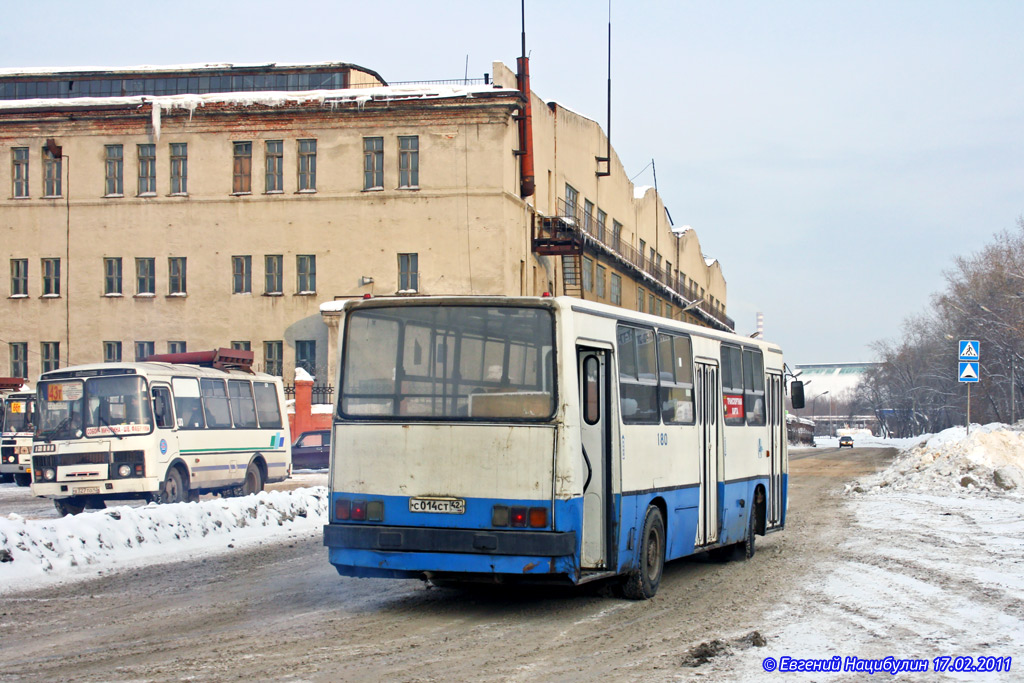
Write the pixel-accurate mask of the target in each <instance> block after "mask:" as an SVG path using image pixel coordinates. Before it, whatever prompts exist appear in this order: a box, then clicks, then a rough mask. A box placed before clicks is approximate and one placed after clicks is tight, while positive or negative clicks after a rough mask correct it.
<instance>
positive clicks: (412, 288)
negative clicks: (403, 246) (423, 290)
mask: <svg viewBox="0 0 1024 683" xmlns="http://www.w3.org/2000/svg"><path fill="white" fill-rule="evenodd" d="M419 261H420V255H419V254H399V255H398V289H399V291H403V292H418V291H419V290H420V272H419Z"/></svg>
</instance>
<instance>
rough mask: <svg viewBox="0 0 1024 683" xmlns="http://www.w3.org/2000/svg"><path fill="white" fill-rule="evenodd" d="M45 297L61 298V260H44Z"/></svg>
mask: <svg viewBox="0 0 1024 683" xmlns="http://www.w3.org/2000/svg"><path fill="white" fill-rule="evenodd" d="M43 296H60V259H59V258H44V259H43Z"/></svg>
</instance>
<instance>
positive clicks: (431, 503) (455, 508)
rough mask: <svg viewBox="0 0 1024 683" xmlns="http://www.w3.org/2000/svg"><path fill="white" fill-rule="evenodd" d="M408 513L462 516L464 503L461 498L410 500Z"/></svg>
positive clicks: (464, 509) (464, 508)
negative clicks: (437, 513) (438, 513)
mask: <svg viewBox="0 0 1024 683" xmlns="http://www.w3.org/2000/svg"><path fill="white" fill-rule="evenodd" d="M409 512H440V513H442V514H446V515H462V514H465V513H466V501H465V500H464V499H462V498H410V499H409Z"/></svg>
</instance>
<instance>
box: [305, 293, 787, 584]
mask: <svg viewBox="0 0 1024 683" xmlns="http://www.w3.org/2000/svg"><path fill="white" fill-rule="evenodd" d="M342 315H343V317H342V322H341V328H340V329H341V330H342V341H341V345H340V346H341V349H340V351H341V363H340V383H339V386H340V387H341V391H340V392H339V399H338V405H337V410H336V418H335V424H334V436H333V439H332V446H331V471H330V512H329V514H330V519H329V524H327V525H326V526H325V527H324V544H325V545H326V546H327V547H328V549H329V559H330V562H331V563H332V564H334V565H335V567H336V568H337V570H338V572H339V573H340V574H342V575H345V576H370V577H396V578H412V577H419V578H426V579H430V580H432V581H434V582H435V583H445V582H454V581H480V580H486V581H499V582H500V581H509V582H511V581H530V582H533V581H555V582H559V581H560V582H567V583H582V582H585V581H590V580H593V579H598V578H611V577H619V578H621V586H622V590H623V592H624V593H625V594H626V595H627V596H629V597H633V598H645V597H650V596H651V595H653V594H654V593H655V592H656V591H657V588H658V583H659V582H660V579H661V572H662V567H663V564H664V561H665V560H671V559H675V558H679V557H684V556H686V555H691V554H693V553H696V552H702V551H705V550H716V551H718V552H723V551H725V552H728V553H729V554H731V553H733V552H738V554H744V551H745V554H746V556H748V557H749V556H750V555H752V554H753V541H754V536H755V535H757V534H760V535H763V534H765V533H767V532H771V531H778V530H781V529H782V528H783V526H784V525H785V514H786V484H787V480H786V472H787V468H786V432H785V420H784V410H783V400H784V383H783V381H784V371H783V368H784V366H783V362H782V355H781V352H780V351H779V349H778V347H776V346H774V345H772V344H767V343H765V342H763V341H760V340H754V339H749V338H746V337H742V336H738V335H733V334H728V333H722V332H716V331H713V330H709V329H707V328H702V327H697V326H693V325H687V324H685V323H680V322H676V321H672V320H668V319H666V318H660V317H655V316H651V315H645V314H642V313H634V312H631V311H625V310H623V309H621V308H617V307H612V306H605V305H602V304H595V303H590V302H585V301H582V300H579V299H574V298H562V297H559V298H554V299H552V298H498V297H458V298H454V297H453V298H435V297H423V298H411V299H404V298H403V299H396V298H392V299H369V300H361V301H349V302H346V303H345V304H344V306H343V314H342ZM718 549H721V550H718ZM726 549H727V550H726Z"/></svg>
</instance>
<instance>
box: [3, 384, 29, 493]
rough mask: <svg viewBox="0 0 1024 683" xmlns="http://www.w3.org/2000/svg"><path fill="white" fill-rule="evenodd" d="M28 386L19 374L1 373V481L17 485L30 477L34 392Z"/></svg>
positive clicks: (24, 482)
mask: <svg viewBox="0 0 1024 683" xmlns="http://www.w3.org/2000/svg"><path fill="white" fill-rule="evenodd" d="M27 389H28V387H26V386H24V380H22V379H21V378H20V377H0V434H2V436H0V481H3V482H9V481H12V480H13V481H14V482H15V483H17V484H18V486H28V485H29V483H30V482H31V480H32V475H31V469H32V430H33V421H34V419H35V405H36V396H35V394H34V393H33V392H30V391H27ZM7 392H10V393H7Z"/></svg>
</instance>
